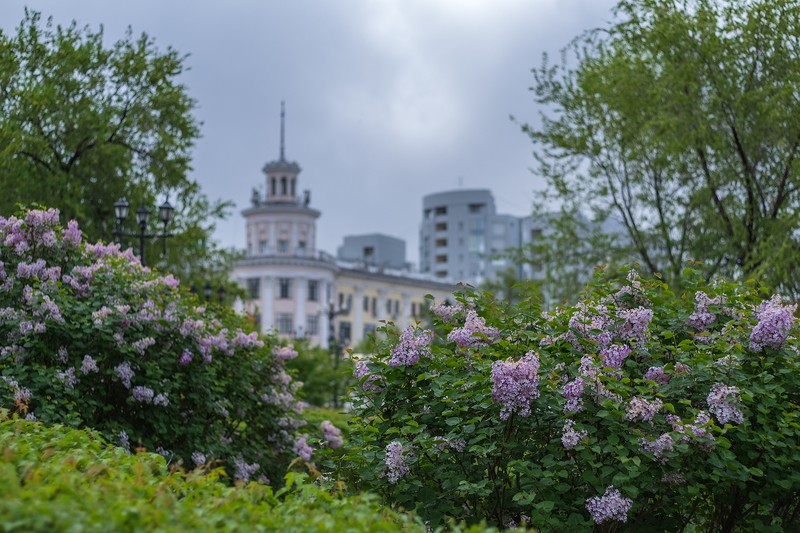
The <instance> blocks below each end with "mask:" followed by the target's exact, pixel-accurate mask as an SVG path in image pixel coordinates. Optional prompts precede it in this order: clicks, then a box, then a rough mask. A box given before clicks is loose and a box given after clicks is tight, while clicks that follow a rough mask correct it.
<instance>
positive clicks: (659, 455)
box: [642, 433, 674, 463]
mask: <svg viewBox="0 0 800 533" xmlns="http://www.w3.org/2000/svg"><path fill="white" fill-rule="evenodd" d="M673 444H674V441H673V440H672V436H671V435H670V434H669V433H664V434H662V435H661V436H660V437H658V438H657V439H656V440H648V439H642V450H644V451H646V452H649V453H652V454H653V459H656V460H657V461H661V462H662V463H663V462H664V461H666V459H664V453H665V452H671V451H672V445H673Z"/></svg>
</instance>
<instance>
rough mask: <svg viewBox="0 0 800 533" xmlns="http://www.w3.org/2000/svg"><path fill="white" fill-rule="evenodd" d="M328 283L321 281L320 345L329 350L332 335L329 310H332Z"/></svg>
mask: <svg viewBox="0 0 800 533" xmlns="http://www.w3.org/2000/svg"><path fill="white" fill-rule="evenodd" d="M328 287H329V285H328V282H327V281H325V280H324V279H323V280H320V281H319V309H320V311H319V345H320V347H322V348H328V336H329V335H330V334H331V325H330V323H329V322H328V309H330V304H331V302H330V294H328Z"/></svg>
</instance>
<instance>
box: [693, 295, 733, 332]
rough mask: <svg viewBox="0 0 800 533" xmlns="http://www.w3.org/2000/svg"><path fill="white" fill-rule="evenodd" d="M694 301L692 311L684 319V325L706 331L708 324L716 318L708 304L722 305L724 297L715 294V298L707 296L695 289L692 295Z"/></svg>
mask: <svg viewBox="0 0 800 533" xmlns="http://www.w3.org/2000/svg"><path fill="white" fill-rule="evenodd" d="M694 301H695V304H694V311H693V312H692V314H691V315H689V318H688V319H687V320H686V325H687V326H689V327H690V328H695V329H697V330H698V331H706V330H708V326H710V325H711V324H713V323H714V322H716V320H717V317H716V315H715V314H714V313H712V312H711V311H709V310H708V308H709V306H711V305H722V304H723V303H725V297H724V296H717V297H715V298H709V297H708V295H707V294H706V293H704V292H702V291H697V292H696V293H695V295H694Z"/></svg>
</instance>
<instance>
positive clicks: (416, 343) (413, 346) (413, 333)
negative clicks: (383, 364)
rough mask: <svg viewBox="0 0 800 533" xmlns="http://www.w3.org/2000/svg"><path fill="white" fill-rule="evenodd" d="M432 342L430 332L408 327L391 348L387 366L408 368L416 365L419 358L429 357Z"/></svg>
mask: <svg viewBox="0 0 800 533" xmlns="http://www.w3.org/2000/svg"><path fill="white" fill-rule="evenodd" d="M432 340H433V332H432V331H430V330H425V331H420V330H418V329H416V328H414V327H413V326H408V327H407V328H406V329H405V330H403V333H401V334H400V341H399V342H398V343H397V345H396V346H395V347H394V348H392V357H391V359H389V363H388V364H389V366H410V365H413V364H416V363H417V361H419V359H420V357H430V355H431V349H430V347H429V345H430V343H431V341H432Z"/></svg>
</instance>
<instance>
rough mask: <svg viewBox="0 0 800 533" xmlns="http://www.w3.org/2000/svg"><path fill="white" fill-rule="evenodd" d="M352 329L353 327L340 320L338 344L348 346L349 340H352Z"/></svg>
mask: <svg viewBox="0 0 800 533" xmlns="http://www.w3.org/2000/svg"><path fill="white" fill-rule="evenodd" d="M352 329H353V327H352V325H351V324H350V322H347V321H344V320H341V321H340V322H339V342H340V343H341V344H343V345H345V346H346V345H348V344H350V339H352V338H353V336H352V334H351V332H352Z"/></svg>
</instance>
